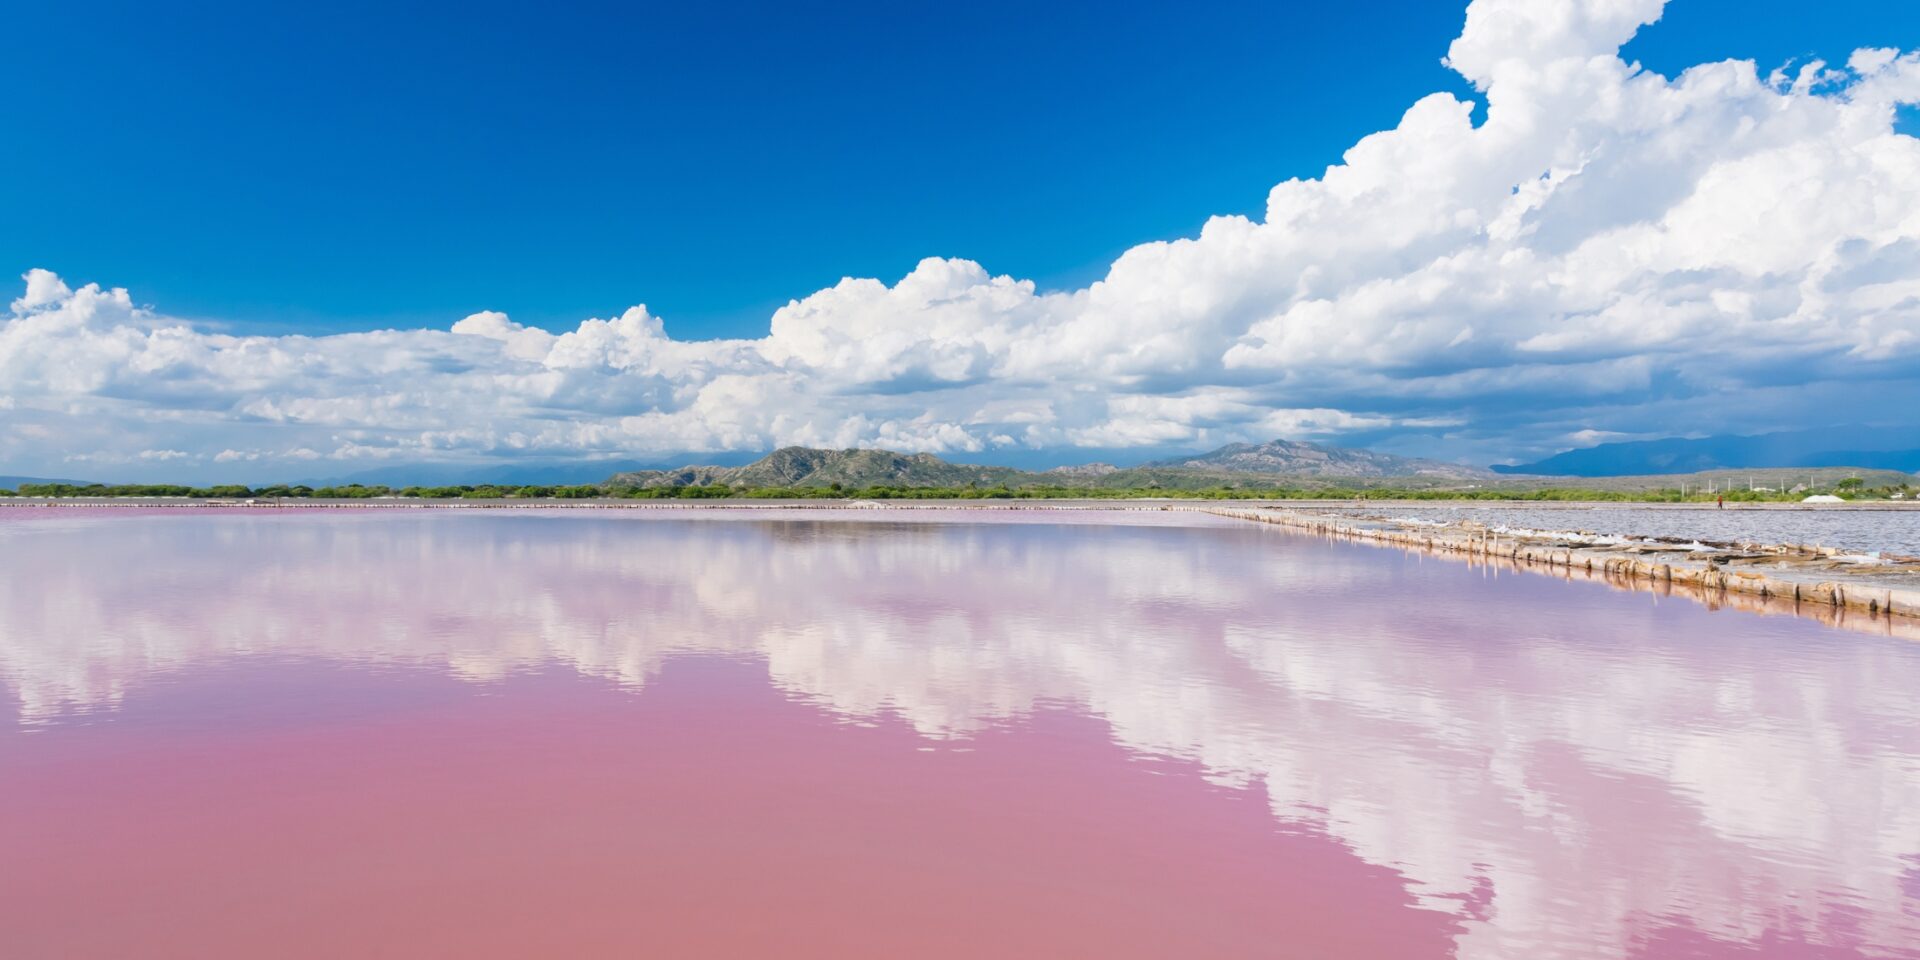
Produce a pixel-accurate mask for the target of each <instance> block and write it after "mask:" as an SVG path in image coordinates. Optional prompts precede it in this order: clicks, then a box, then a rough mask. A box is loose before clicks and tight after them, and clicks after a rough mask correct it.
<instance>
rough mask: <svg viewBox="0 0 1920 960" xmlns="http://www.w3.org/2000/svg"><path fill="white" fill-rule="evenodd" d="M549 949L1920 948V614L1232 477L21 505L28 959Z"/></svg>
mask: <svg viewBox="0 0 1920 960" xmlns="http://www.w3.org/2000/svg"><path fill="white" fill-rule="evenodd" d="M928 521H939V522H928ZM530 956H553V957H639V956H656V957H720V958H732V957H833V958H865V957H874V958H880V957H885V958H899V957H925V958H946V957H968V958H972V957H996V958H997V957H1009V958H1026V957H1035V958H1054V957H1062V958H1065V957H1075V958H1078V957H1085V958H1133V957H1140V958H1146V957H1153V958H1163V957H1208V958H1214V957H1218V958H1238V957H1289V958H1291V957H1298V958H1355V960H1372V958H1380V960H1422V958H1437V957H1459V958H1560V957H1602V958H1614V957H1623V958H1668V957H1674V958H1680V957H1687V958H1756V960H1757V958H1823V960H1824V958H1854V957H1877V958H1920V647H1917V646H1916V645H1914V644H1912V643H1909V642H1904V641H1900V640H1896V639H1891V638H1887V637H1880V636H1874V635H1871V634H1864V633H1855V632H1841V631H1835V630H1831V629H1829V628H1826V627H1823V626H1821V625H1819V624H1818V623H1815V622H1813V621H1809V620H1797V619H1793V618H1787V617H1761V616H1755V615H1751V614H1746V613H1741V612H1736V611H1710V610H1707V609H1706V608H1704V607H1701V606H1699V605H1697V604H1694V603H1691V602H1688V601H1685V600H1680V599H1675V598H1659V597H1656V596H1653V595H1650V594H1634V593H1624V592H1618V591H1614V590H1611V589H1608V588H1606V587H1605V586H1603V585H1599V584H1592V583H1563V582H1560V581H1557V580H1555V579H1552V578H1549V577H1543V576H1535V575H1531V574H1512V573H1505V574H1499V573H1495V572H1493V571H1490V570H1483V569H1476V568H1472V567H1469V566H1466V565H1464V564H1460V563H1455V562H1451V561H1447V560H1438V559H1432V558H1426V559H1423V558H1421V557H1418V556H1414V555H1409V554H1403V553H1400V552H1396V551H1391V550H1382V549H1378V548H1373V547H1368V546H1359V545H1349V544H1338V543H1328V542H1323V541H1320V540H1316V539H1313V538H1309V537H1303V536H1299V535H1295V534H1291V533H1288V532H1286V531H1284V530H1280V529H1277V528H1272V527H1266V526H1261V525H1254V524H1245V523H1240V522H1236V521H1229V520H1223V519H1217V518H1212V517H1207V516H1203V515H1198V514H1189V513H1150V512H1147V513H1143V512H1118V511H1115V512H1102V513H1082V514H1071V515H1065V514H1048V513H1020V514H1016V513H996V514H991V515H982V514H978V513H958V512H955V513H948V514H917V513H916V514H910V515H901V514H887V513H879V512H853V511H849V512H845V513H838V512H822V511H786V512H764V511H726V512H715V511H702V512H700V513H698V514H692V513H683V512H677V511H601V510H574V511H553V512H540V511H373V510H368V511H325V512H320V511H315V512H296V511H288V512H285V513H275V512H268V511H235V512H221V511H210V510H209V511H181V512H159V511H153V512H149V511H140V510H125V509H114V510H100V511H87V510H68V509H59V510H47V509H42V510H21V509H6V508H0V957H5V958H7V960H25V958H32V960H38V958H61V960H71V958H116V960H117V958H135V957H137V958H173V957H179V958H260V957H294V958H305V957H313V958H320V957H326V958H337V957H354V958H376V957H377V958H386V957H395V958H398V957H407V958H421V957H461V958H492V957H515V958H519V957H530Z"/></svg>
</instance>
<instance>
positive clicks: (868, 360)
mask: <svg viewBox="0 0 1920 960" xmlns="http://www.w3.org/2000/svg"><path fill="white" fill-rule="evenodd" d="M1663 6H1664V4H1663V2H1662V0H1474V2H1473V3H1471V4H1470V5H1469V6H1468V8H1467V11H1466V25H1465V28H1464V30H1463V32H1462V33H1461V35H1460V36H1459V37H1458V38H1457V39H1455V40H1454V41H1453V43H1452V45H1451V46H1450V47H1449V48H1448V49H1447V51H1446V62H1447V64H1448V65H1449V66H1451V67H1452V68H1453V69H1455V70H1456V71H1458V72H1459V73H1460V74H1461V76H1463V77H1464V78H1465V79H1466V80H1467V81H1469V82H1470V83H1471V84H1472V86H1473V87H1474V88H1475V90H1477V91H1479V92H1480V93H1481V94H1482V95H1483V96H1484V99H1485V116H1484V119H1483V120H1482V121H1481V122H1479V123H1478V124H1476V123H1475V122H1474V109H1473V108H1474V105H1473V104H1472V103H1471V102H1468V101H1464V100H1461V99H1459V98H1457V97H1455V96H1453V95H1450V94H1447V93H1435V94H1432V95H1430V96H1427V97H1425V98H1422V99H1421V100H1419V101H1417V102H1416V103H1414V104H1413V105H1412V106H1411V107H1410V108H1409V109H1408V110H1407V111H1406V113H1405V114H1404V115H1403V116H1401V117H1400V118H1399V121H1398V123H1397V124H1396V125H1394V126H1393V127H1391V128H1389V129H1385V130H1382V131H1381V132H1379V133H1375V134H1372V135H1370V136H1368V137H1365V138H1363V139H1362V140H1361V141H1360V142H1358V143H1356V144H1354V145H1353V146H1352V147H1351V148H1350V149H1348V150H1347V151H1346V153H1345V155H1344V156H1343V157H1342V158H1341V162H1340V163H1338V164H1335V165H1333V166H1330V167H1328V168H1327V169H1326V171H1325V172H1324V173H1323V174H1322V175H1321V176H1320V177H1318V178H1314V179H1294V180H1288V181H1286V182H1284V183H1281V184H1279V185H1278V186H1275V187H1274V188H1273V189H1272V191H1271V192H1270V194H1269V195H1268V198H1267V206H1266V211H1265V216H1264V217H1263V218H1260V219H1257V220H1256V219H1252V218H1246V217H1238V216H1230V217H1216V218H1214V219H1212V220H1210V221H1208V222H1207V224H1206V225H1205V226H1204V227H1203V228H1202V229H1201V231H1200V232H1199V234H1198V235H1197V236H1194V237H1191V238H1187V239H1181V240H1176V241H1172V242H1160V243H1148V244H1143V245H1141V246H1138V247H1135V248H1133V249H1131V250H1129V251H1127V252H1126V253H1125V254H1123V255H1122V256H1121V257H1120V258H1119V259H1118V260H1116V261H1115V262H1114V264H1113V265H1112V266H1111V268H1110V269H1109V271H1108V272H1107V274H1106V276H1105V277H1103V278H1102V279H1101V280H1099V281H1097V282H1095V283H1093V284H1091V285H1090V286H1088V287H1086V288H1084V289H1077V290H1068V291H1059V292H1041V291H1039V290H1037V289H1036V287H1035V286H1034V284H1033V283H1032V282H1030V281H1025V280H1019V279H1015V278H1012V277H1006V276H994V275H992V274H991V273H989V272H988V271H987V270H986V269H985V268H983V267H982V266H981V265H980V264H977V263H974V262H972V261H968V260H961V259H943V258H929V259H927V260H924V261H922V262H921V263H920V264H919V265H918V266H917V267H916V268H915V269H914V270H913V271H912V272H911V273H909V274H908V275H907V276H905V277H904V278H901V279H900V280H898V281H897V282H895V283H892V284H890V285H889V284H887V283H884V282H881V281H879V280H872V279H854V278H849V279H846V280H843V281H841V282H840V283H838V284H836V285H835V286H833V287H830V288H828V289H825V290H820V291H817V292H815V293H812V294H810V295H808V296H806V297H803V298H801V299H798V300H795V301H793V302H791V303H789V304H787V305H786V306H785V307H782V308H781V309H779V310H778V311H776V312H775V313H774V315H773V316H772V318H771V320H770V323H769V328H768V332H767V335H766V336H764V337H761V338H758V339H750V340H717V341H688V340H678V339H675V338H674V337H673V336H671V335H670V334H669V332H668V329H667V325H666V323H665V322H663V320H662V319H661V318H660V317H658V316H655V315H654V314H652V313H651V312H650V311H648V310H647V308H646V307H644V306H636V307H633V308H631V309H629V310H627V311H626V312H625V313H623V314H621V315H619V316H618V317H615V318H612V319H589V320H586V321H584V322H582V323H581V324H580V325H579V326H578V327H577V328H576V329H573V330H570V331H566V332H563V333H557V334H556V333H551V332H548V331H545V330H541V329H536V328H530V327H526V326H523V325H521V324H518V323H516V322H514V321H513V320H512V319H511V318H509V317H508V316H506V315H505V314H501V313H497V312H484V313H478V314H474V315H472V316H469V317H466V318H464V319H460V320H459V321H458V322H455V323H452V324H451V325H450V327H449V328H447V329H415V330H387V331H377V332H371V333H352V334H338V335H330V336H234V335H229V334H226V333H221V332H219V331H216V330H213V329H210V328H207V327H205V326H202V325H197V324H194V323H189V322H186V321H181V320H176V319H172V318H170V317H168V316H167V315H166V314H165V313H163V312H162V311H160V310H159V309H156V308H149V307H145V306H141V305H138V304H136V302H135V301H134V300H133V299H132V297H131V296H130V295H129V293H128V292H127V291H125V290H121V289H117V288H103V287H101V286H99V285H97V284H87V285H84V286H80V287H78V288H77V289H76V288H74V287H71V286H69V285H68V284H67V283H66V282H64V281H63V280H62V279H61V278H60V277H57V276H55V275H54V274H52V273H50V272H48V271H45V270H40V269H35V270H32V271H29V272H28V273H27V274H26V276H25V280H26V288H25V292H24V295H22V296H21V297H19V298H18V299H16V300H14V301H12V305H11V314H10V317H9V318H7V319H5V320H4V321H0V396H4V398H5V399H6V401H7V402H6V404H4V405H0V425H5V426H6V427H8V429H6V430H4V431H0V462H5V463H8V464H11V465H18V466H31V465H34V464H40V463H57V462H60V461H62V460H64V459H71V458H72V457H74V456H86V457H89V458H91V459H93V460H95V461H97V462H114V460H115V459H116V458H117V460H119V461H121V462H128V463H134V464H139V463H145V464H147V465H148V466H149V467H165V466H168V465H169V464H177V463H179V462H182V461H184V460H186V459H188V458H192V459H195V460H201V461H212V462H219V463H226V464H233V463H242V462H244V463H247V464H257V465H262V466H271V465H275V464H291V463H295V462H299V461H307V460H343V461H344V460H353V461H361V462H364V461H368V460H389V459H395V458H400V459H404V460H435V459H455V458H481V459H484V458H507V457H529V456H576V457H577V456H608V457H611V456H644V455H647V454H649V453H665V452H697V451H718V450H740V449H765V448H769V447H772V446H776V445H782V444H791V443H799V444H812V445H832V446H845V445H882V446H889V447H895V448H907V449H915V450H928V451H934V452H944V453H978V452H981V451H986V450H991V449H999V448H1009V447H1012V448H1063V447H1090V448H1127V447H1133V448H1157V447H1169V446H1201V445H1207V444H1213V443H1221V442H1227V441H1232V440H1245V439H1266V438H1270V437H1272V436H1276V435H1287V436H1294V437H1307V438H1319V439H1333V440H1336V441H1338V440H1339V439H1340V438H1342V437H1357V438H1359V439H1363V440H1371V441H1381V442H1384V443H1386V444H1387V445H1389V446H1392V447H1396V448H1398V449H1402V450H1405V451H1409V452H1425V453H1433V452H1440V451H1447V452H1451V453H1453V454H1456V455H1468V456H1476V457H1479V458H1482V459H1495V458H1499V457H1502V456H1506V455H1516V454H1530V453H1539V452H1543V451H1544V450H1546V449H1548V448H1550V447H1551V446H1553V445H1554V444H1556V443H1564V442H1565V441H1566V438H1568V437H1579V436H1608V437H1631V436H1643V435H1649V434H1660V435H1668V434H1674V433H1682V432H1690V431H1699V432H1717V433H1726V432H1760V431H1764V430H1766V429H1771V428H1778V427H1781V426H1805V425H1809V424H1811V423H1815V422H1822V421H1824V420H1826V419H1828V417H1827V415H1826V414H1825V413H1824V412H1823V411H1825V410H1826V409H1827V408H1829V407H1830V406H1832V405H1833V404H1836V403H1840V402H1843V401H1844V400H1846V399H1847V398H1849V397H1852V396H1854V395H1856V394H1857V392H1858V391H1859V390H1860V389H1861V386H1862V385H1863V384H1871V385H1872V389H1873V391H1874V397H1875V400H1876V403H1877V404H1878V405H1879V406H1880V408H1881V409H1898V408H1902V407H1906V406H1911V405H1912V404H1913V403H1914V402H1915V401H1917V400H1920V364H1917V363H1916V359H1917V358H1920V140H1916V139H1915V138H1913V137H1910V136H1906V135H1903V134H1901V133H1899V132H1898V131H1897V130H1896V128H1895V121H1896V111H1897V109H1898V108H1899V107H1900V106H1901V105H1903V104H1910V103H1914V102H1916V101H1920V54H1915V53H1911V52H1901V51H1899V50H1895V49H1887V48H1872V49H1864V50H1860V51H1857V52H1855V53H1854V54H1853V55H1852V56H1851V57H1849V58H1848V60H1847V63H1846V65H1845V66H1844V67H1833V66H1830V65H1828V64H1824V63H1812V64H1805V65H1802V66H1800V67H1798V68H1796V69H1793V70H1792V71H1791V72H1789V70H1788V69H1785V68H1782V69H1769V71H1768V72H1766V73H1764V74H1763V73H1762V72H1761V70H1760V68H1759V67H1758V66H1756V65H1755V64H1754V63H1752V62H1750V61H1726V62H1720V63H1708V64H1702V65H1699V66H1696V67H1693V68H1691V69H1688V70H1686V71H1684V72H1682V73H1680V74H1679V75H1678V76H1673V77H1667V76H1661V75H1659V74H1656V73H1653V72H1651V71H1648V70H1645V69H1642V68H1641V67H1639V66H1638V65H1637V64H1633V63H1629V62H1626V61H1623V60H1622V59H1621V58H1620V56H1619V50H1620V47H1621V45H1622V44H1624V43H1625V42H1626V41H1627V40H1629V39H1630V38H1631V37H1632V36H1633V34H1634V33H1635V32H1636V31H1637V30H1638V29H1640V28H1641V27H1643V26H1645V25H1646V24H1649V23H1652V22H1653V21H1655V20H1657V19H1658V17H1659V16H1660V14H1661V11H1662V8H1663ZM154 451H164V452H169V453H179V454H181V455H182V456H181V457H179V458H173V457H158V456H149V455H148V454H150V453H152V452H154ZM241 451H245V452H244V453H242V452H241Z"/></svg>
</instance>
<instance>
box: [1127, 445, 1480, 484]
mask: <svg viewBox="0 0 1920 960" xmlns="http://www.w3.org/2000/svg"><path fill="white" fill-rule="evenodd" d="M1142 466H1145V467H1175V468H1181V469H1189V470H1210V471H1230V472H1235V473H1260V474H1276V475H1285V476H1296V477H1433V478H1445V479H1449V480H1474V479H1481V478H1486V477H1487V476H1488V474H1487V471H1485V470H1483V469H1481V468H1479V467H1468V466H1462V465H1460V464H1457V463H1445V462H1442V461H1439V460H1421V459H1418V458H1414V457H1397V456H1394V455H1393V454H1390V453H1376V452H1374V451H1372V450H1361V449H1355V448H1349V447H1329V446H1323V445H1321V444H1318V443H1306V442H1303V441H1298V440H1270V441H1268V442H1266V443H1230V444H1227V445H1226V446H1224V447H1221V448H1220V449H1218V450H1213V451H1210V452H1207V453H1201V454H1194V455H1192V456H1185V457H1171V458H1168V459H1166V460H1155V461H1153V462H1152V463H1147V464H1143V465H1142Z"/></svg>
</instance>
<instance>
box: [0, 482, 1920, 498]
mask: <svg viewBox="0 0 1920 960" xmlns="http://www.w3.org/2000/svg"><path fill="white" fill-rule="evenodd" d="M1906 490H1907V488H1906V487H1904V486H1901V487H1875V488H1867V487H1862V486H1858V485H1855V486H1851V487H1849V485H1847V484H1845V483H1842V484H1840V489H1839V490H1837V491H1836V492H1837V493H1839V494H1840V495H1841V496H1843V497H1846V498H1847V499H1849V500H1878V499H1885V498H1888V497H1890V496H1892V495H1893V494H1895V493H1904V492H1905V491H1906ZM0 496H20V497H36V498H63V497H101V498H112V497H145V498H170V499H193V500H275V499H294V500H303V499H312V500H370V499H375V498H392V497H405V498H410V499H423V500H456V499H457V500H498V499H515V500H587V499H598V498H606V499H626V500H719V499H730V498H731V499H753V500H766V499H779V500H813V499H818V500H846V499H857V500H1138V499H1148V498H1158V499H1180V500H1458V501H1474V500H1478V501H1543V500H1545V501H1606V502H1619V503H1712V502H1714V501H1715V500H1716V499H1717V498H1718V497H1719V496H1724V498H1725V499H1726V500H1727V501H1729V502H1734V503H1755V502H1774V503H1782V502H1797V501H1798V500H1800V499H1801V497H1802V494H1798V493H1776V492H1767V491H1746V490H1732V491H1728V492H1727V493H1725V494H1724V495H1707V494H1701V493H1698V492H1695V491H1688V492H1687V493H1685V494H1682V492H1681V491H1680V490H1678V489H1664V490H1597V489H1589V488H1581V487H1551V488H1545V489H1538V490H1510V489H1509V490H1485V489H1476V490H1433V489H1396V488H1392V487H1369V488H1366V489H1350V488H1345V487H1339V486H1313V487H1282V486H1276V487H1267V488H1255V489H1249V488H1246V487H1225V486H1221V487H1210V488H1199V489H1160V488H1155V487H1128V488H1119V489H1115V488H1104V487H1082V486H1048V485H1022V486H1019V487H1009V486H1005V485H1001V486H993V487H982V486H964V487H903V486H866V487H859V488H857V489H855V488H846V487H843V486H842V485H840V484H832V485H829V486H806V487H734V486H727V485H725V484H709V485H704V486H703V485H687V486H656V487H620V486H601V485H597V484H581V485H576V486H513V485H495V484H478V485H462V486H443V487H417V486H416V487H402V488H398V489H395V488H393V487H387V486H380V485H371V486H369V485H363V484H358V483H354V484H346V485H344V486H325V487H310V486H306V485H299V484H296V485H284V484H280V485H274V486H266V487H247V486H241V485H239V484H227V485H220V486H211V487H189V486H179V485H174V484H85V485H80V484H67V483H26V484H21V485H20V489H19V490H18V491H11V490H0Z"/></svg>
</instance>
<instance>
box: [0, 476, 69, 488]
mask: <svg viewBox="0 0 1920 960" xmlns="http://www.w3.org/2000/svg"><path fill="white" fill-rule="evenodd" d="M85 482H86V481H82V480H58V479H54V478H51V477H0V489H7V490H14V489H17V488H19V486H20V485H21V484H23V483H71V484H75V485H81V484H84V483H85Z"/></svg>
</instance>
